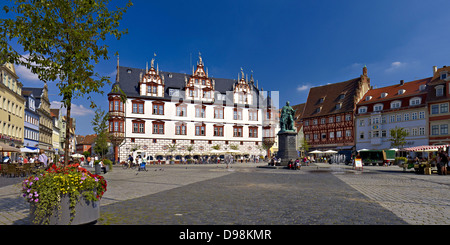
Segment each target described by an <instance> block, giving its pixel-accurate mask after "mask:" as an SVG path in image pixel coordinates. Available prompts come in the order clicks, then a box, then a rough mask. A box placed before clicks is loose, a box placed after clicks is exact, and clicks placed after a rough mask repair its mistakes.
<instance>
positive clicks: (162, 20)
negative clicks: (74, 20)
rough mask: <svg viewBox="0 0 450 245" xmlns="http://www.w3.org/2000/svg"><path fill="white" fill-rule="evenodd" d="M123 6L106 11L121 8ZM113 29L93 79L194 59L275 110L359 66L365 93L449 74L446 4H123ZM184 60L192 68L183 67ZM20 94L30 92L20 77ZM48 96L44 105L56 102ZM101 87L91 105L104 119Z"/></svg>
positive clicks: (85, 128)
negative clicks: (248, 86) (261, 95)
mask: <svg viewBox="0 0 450 245" xmlns="http://www.w3.org/2000/svg"><path fill="white" fill-rule="evenodd" d="M125 3H126V1H124V0H123V1H122V0H114V1H111V6H116V5H118V6H124V5H125ZM133 4H134V6H132V7H131V8H129V9H128V11H127V13H126V14H125V15H124V18H123V20H122V22H121V26H122V27H123V28H128V31H129V33H128V34H127V35H125V36H123V37H122V38H121V39H120V40H119V41H117V40H114V39H113V38H109V39H108V40H107V41H108V45H109V51H110V55H111V58H110V59H109V60H107V61H101V62H100V63H99V64H98V65H97V66H96V69H97V71H98V72H99V73H101V74H104V75H111V81H112V82H114V79H115V69H116V57H114V56H113V55H114V53H115V52H116V51H117V52H119V54H120V65H121V66H129V67H136V68H145V64H146V62H150V60H151V59H152V58H153V54H154V53H156V55H157V56H156V62H157V63H158V64H159V69H160V70H163V71H172V72H183V73H190V72H191V71H192V66H191V64H195V63H196V61H197V58H198V53H199V52H201V54H202V59H203V61H204V63H205V65H206V66H207V67H208V70H209V75H210V76H213V77H220V78H237V75H238V73H239V72H240V68H241V67H242V68H243V70H244V72H245V73H246V74H250V72H251V71H253V76H254V78H255V80H258V82H259V86H260V87H263V89H264V90H266V91H279V95H280V96H279V97H280V102H279V103H280V104H284V103H285V101H287V100H289V101H290V103H291V105H293V104H299V103H304V102H306V98H307V96H308V92H309V88H310V87H311V86H319V85H324V84H327V83H335V82H342V81H346V80H349V79H352V78H355V77H358V76H360V75H361V73H362V68H363V66H364V65H366V66H367V68H368V75H369V77H370V78H371V84H372V85H373V86H376V87H383V86H388V85H392V84H395V83H398V82H399V81H400V80H405V81H406V82H407V81H412V80H416V79H420V78H425V77H429V76H431V75H432V66H434V65H436V66H438V67H442V66H444V65H450V62H449V61H448V55H449V54H450V45H448V43H449V41H448V40H450V30H449V27H448V26H449V24H450V15H449V14H448V11H449V10H450V1H444V0H443V1H437V0H436V1H434V0H431V1H414V0H408V1H403V0H401V1H400V0H398V1H395V0H390V1H384V0H377V1H361V0H359V1H356V0H355V1H350V0H349V1H346V0H342V1H325V0H323V1H319V0H316V1H300V0H296V1H288V0H277V1H275V0H272V1H265V0H255V1H251V0H240V1H235V0H230V1H215V0H214V1H212V0H210V1H202V0H198V1H181V0H164V1H148V0H133ZM191 57H192V58H191ZM16 69H17V72H18V75H19V76H20V80H21V82H22V83H23V84H24V86H28V87H38V86H42V82H39V81H37V79H36V77H33V76H32V75H31V74H29V73H28V72H27V71H26V70H25V69H23V68H22V67H18V68H16ZM49 85H50V86H49V87H50V91H49V93H50V101H59V100H60V98H58V96H56V95H57V94H58V91H57V90H56V88H55V86H53V84H49ZM110 88H111V85H106V86H105V87H104V91H105V95H103V96H100V95H95V96H94V98H95V100H96V104H97V105H98V106H101V108H102V109H107V96H106V94H107V93H108V92H109V90H110ZM73 103H74V107H73V108H74V110H73V111H72V114H73V115H74V117H75V118H76V122H77V129H76V133H77V134H81V135H86V134H91V133H93V131H92V127H91V125H90V122H91V120H92V118H93V115H94V110H92V109H90V108H89V103H88V102H87V101H85V99H82V98H80V99H76V100H74V101H73Z"/></svg>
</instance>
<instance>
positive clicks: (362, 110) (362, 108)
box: [358, 106, 367, 113]
mask: <svg viewBox="0 0 450 245" xmlns="http://www.w3.org/2000/svg"><path fill="white" fill-rule="evenodd" d="M358 112H359V113H366V112H367V106H362V107H359V110H358Z"/></svg>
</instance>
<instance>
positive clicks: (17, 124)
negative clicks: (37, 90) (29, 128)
mask: <svg viewBox="0 0 450 245" xmlns="http://www.w3.org/2000/svg"><path fill="white" fill-rule="evenodd" d="M22 86H23V85H22V83H21V82H19V77H18V76H17V74H16V71H15V68H14V65H13V64H9V63H6V64H3V65H1V66H0V142H2V143H5V144H8V145H12V146H15V147H22V146H23V136H24V109H25V98H24V97H22ZM5 154H6V153H5Z"/></svg>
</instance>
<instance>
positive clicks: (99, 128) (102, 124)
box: [91, 108, 109, 157]
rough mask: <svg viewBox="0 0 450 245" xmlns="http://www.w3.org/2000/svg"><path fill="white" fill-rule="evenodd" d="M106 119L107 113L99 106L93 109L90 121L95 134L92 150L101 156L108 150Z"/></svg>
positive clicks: (107, 117)
mask: <svg viewBox="0 0 450 245" xmlns="http://www.w3.org/2000/svg"><path fill="white" fill-rule="evenodd" d="M108 119H109V114H108V113H106V112H105V111H103V110H101V109H100V108H99V109H97V110H96V111H95V116H94V119H92V122H91V124H92V126H93V129H94V132H95V133H96V134H97V138H96V139H95V146H94V151H95V152H96V153H98V154H100V156H101V157H103V156H104V155H105V154H106V153H107V152H108V136H109V131H108Z"/></svg>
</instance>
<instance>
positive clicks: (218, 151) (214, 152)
mask: <svg viewBox="0 0 450 245" xmlns="http://www.w3.org/2000/svg"><path fill="white" fill-rule="evenodd" d="M225 152H226V151H221V150H216V149H214V150H211V151H209V153H211V154H213V155H215V154H223V153H225Z"/></svg>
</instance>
